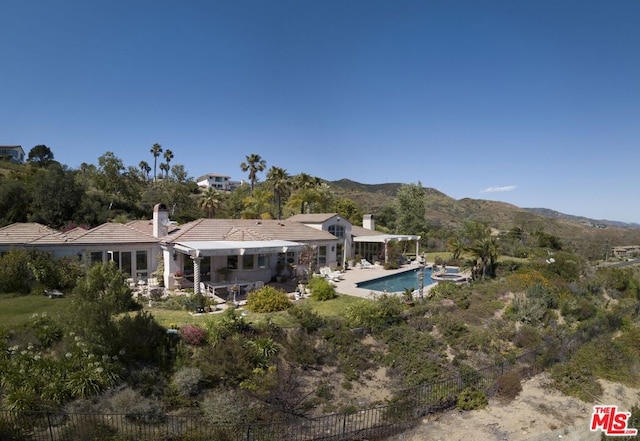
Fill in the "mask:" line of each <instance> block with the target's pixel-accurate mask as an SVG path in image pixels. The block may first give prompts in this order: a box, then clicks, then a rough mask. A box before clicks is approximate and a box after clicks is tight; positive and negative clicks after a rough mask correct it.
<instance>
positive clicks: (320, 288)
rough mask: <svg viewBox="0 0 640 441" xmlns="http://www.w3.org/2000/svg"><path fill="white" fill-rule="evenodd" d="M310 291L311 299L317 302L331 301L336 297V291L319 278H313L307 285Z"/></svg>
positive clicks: (326, 281) (327, 282)
mask: <svg viewBox="0 0 640 441" xmlns="http://www.w3.org/2000/svg"><path fill="white" fill-rule="evenodd" d="M308 287H309V289H311V298H312V299H314V300H318V301H324V300H331V299H335V298H336V297H338V294H337V293H336V289H335V288H334V287H333V285H332V284H331V283H329V281H328V280H326V279H323V278H321V277H314V278H312V279H311V280H310V281H309V285H308Z"/></svg>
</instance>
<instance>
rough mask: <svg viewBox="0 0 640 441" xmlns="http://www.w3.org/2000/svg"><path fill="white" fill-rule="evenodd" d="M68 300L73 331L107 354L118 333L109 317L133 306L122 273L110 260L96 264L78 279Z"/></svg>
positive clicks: (129, 309) (129, 291)
mask: <svg viewBox="0 0 640 441" xmlns="http://www.w3.org/2000/svg"><path fill="white" fill-rule="evenodd" d="M71 299H72V302H71V308H70V313H71V315H70V318H69V322H70V323H71V324H72V326H73V327H75V331H76V332H77V333H78V334H80V335H81V336H83V337H84V338H85V339H86V340H87V341H88V342H90V343H91V344H93V345H95V346H96V348H102V351H103V353H108V352H109V350H110V349H111V345H112V344H113V342H114V338H115V337H116V335H117V333H116V329H117V324H116V323H114V321H113V320H112V317H113V316H114V315H116V314H120V313H123V312H127V311H131V310H132V309H133V308H134V307H135V302H134V301H133V298H132V296H131V290H130V289H129V287H128V286H127V284H126V283H125V275H124V273H122V272H121V271H120V270H119V269H118V268H117V267H116V265H115V263H113V262H107V263H103V264H96V265H94V266H92V267H91V268H90V269H89V271H88V272H87V276H86V277H82V278H80V279H78V284H77V286H76V288H75V289H74V290H73V292H72V294H71Z"/></svg>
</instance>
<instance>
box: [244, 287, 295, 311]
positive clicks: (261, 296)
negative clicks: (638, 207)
mask: <svg viewBox="0 0 640 441" xmlns="http://www.w3.org/2000/svg"><path fill="white" fill-rule="evenodd" d="M290 306H291V301H290V300H289V299H288V298H287V293H285V292H284V291H282V290H280V289H277V288H274V287H272V286H265V287H264V288H260V289H258V290H256V291H252V292H250V293H249V296H248V297H247V309H248V310H249V311H252V312H276V311H284V310H286V309H288V308H289V307H290Z"/></svg>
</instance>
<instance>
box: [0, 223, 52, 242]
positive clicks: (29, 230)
mask: <svg viewBox="0 0 640 441" xmlns="http://www.w3.org/2000/svg"><path fill="white" fill-rule="evenodd" d="M61 234H62V233H60V232H59V231H57V230H54V229H53V228H49V227H47V226H45V225H42V224H38V223H35V222H29V223H22V222H19V223H15V224H11V225H7V226H6V227H2V228H0V244H4V245H13V244H16V245H18V244H20V245H25V244H31V243H33V242H34V241H37V240H38V239H42V238H44V237H46V236H50V235H61Z"/></svg>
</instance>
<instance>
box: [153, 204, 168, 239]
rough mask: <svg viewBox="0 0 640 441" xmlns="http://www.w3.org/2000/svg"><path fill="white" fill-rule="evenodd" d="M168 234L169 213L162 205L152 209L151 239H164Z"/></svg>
mask: <svg viewBox="0 0 640 441" xmlns="http://www.w3.org/2000/svg"><path fill="white" fill-rule="evenodd" d="M168 232H169V212H168V211H167V206H166V205H164V204H156V205H155V206H154V207H153V237H156V238H160V237H164V236H166V235H167V234H168Z"/></svg>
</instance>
